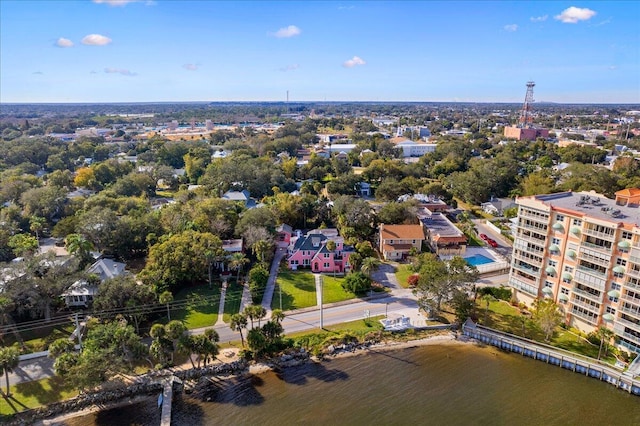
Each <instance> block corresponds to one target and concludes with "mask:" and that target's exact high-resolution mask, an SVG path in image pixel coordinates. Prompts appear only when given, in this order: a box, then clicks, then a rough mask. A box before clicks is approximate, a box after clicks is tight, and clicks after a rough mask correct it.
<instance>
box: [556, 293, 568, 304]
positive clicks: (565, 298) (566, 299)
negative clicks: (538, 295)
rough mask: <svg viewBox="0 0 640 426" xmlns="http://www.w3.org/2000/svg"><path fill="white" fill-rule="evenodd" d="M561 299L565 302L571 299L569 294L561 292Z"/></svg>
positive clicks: (559, 297)
mask: <svg viewBox="0 0 640 426" xmlns="http://www.w3.org/2000/svg"><path fill="white" fill-rule="evenodd" d="M558 299H559V300H562V301H563V302H568V301H569V296H567V295H566V294H564V293H560V296H558Z"/></svg>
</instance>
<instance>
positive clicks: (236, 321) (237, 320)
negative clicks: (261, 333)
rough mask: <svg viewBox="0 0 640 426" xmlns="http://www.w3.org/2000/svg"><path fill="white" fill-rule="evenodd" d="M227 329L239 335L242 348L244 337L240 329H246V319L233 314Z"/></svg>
mask: <svg viewBox="0 0 640 426" xmlns="http://www.w3.org/2000/svg"><path fill="white" fill-rule="evenodd" d="M229 328H231V330H233V331H237V332H238V333H240V341H241V342H242V347H243V348H244V336H243V335H242V329H243V328H247V317H246V316H245V315H243V314H233V315H231V319H230V320H229Z"/></svg>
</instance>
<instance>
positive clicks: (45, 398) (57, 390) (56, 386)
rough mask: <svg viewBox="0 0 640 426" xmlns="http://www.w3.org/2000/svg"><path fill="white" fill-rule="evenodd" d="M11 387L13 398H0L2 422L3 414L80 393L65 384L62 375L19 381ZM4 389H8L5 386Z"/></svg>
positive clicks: (0, 419)
mask: <svg viewBox="0 0 640 426" xmlns="http://www.w3.org/2000/svg"><path fill="white" fill-rule="evenodd" d="M2 384H3V385H4V380H2ZM10 389H11V394H12V397H11V398H9V399H8V400H7V399H6V398H0V423H3V421H2V415H9V414H13V413H15V412H20V411H24V410H27V409H29V408H36V407H40V406H42V405H46V404H51V403H53V402H57V401H62V400H64V399H68V398H73V397H74V396H76V395H77V394H78V391H77V390H75V389H73V388H72V387H71V386H68V385H65V384H64V380H63V379H62V378H60V377H51V378H47V379H42V380H38V381H35V382H27V383H19V384H17V385H13V386H11V388H10ZM3 391H6V388H5V387H4V386H3Z"/></svg>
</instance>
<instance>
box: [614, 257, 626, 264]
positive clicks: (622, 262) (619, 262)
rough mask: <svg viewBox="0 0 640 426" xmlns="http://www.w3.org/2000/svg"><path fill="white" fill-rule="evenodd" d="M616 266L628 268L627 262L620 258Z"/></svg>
mask: <svg viewBox="0 0 640 426" xmlns="http://www.w3.org/2000/svg"><path fill="white" fill-rule="evenodd" d="M616 265H620V266H627V261H626V260H624V259H620V258H618V260H616Z"/></svg>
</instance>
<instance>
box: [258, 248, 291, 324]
mask: <svg viewBox="0 0 640 426" xmlns="http://www.w3.org/2000/svg"><path fill="white" fill-rule="evenodd" d="M286 254H287V249H286V248H282V247H280V248H278V249H277V250H276V254H275V256H274V257H273V262H271V270H270V271H269V280H268V281H267V287H266V288H265V290H264V295H263V296H262V307H263V308H265V309H266V310H267V317H269V316H271V301H272V300H273V292H274V290H275V288H276V278H278V269H279V268H280V262H281V261H282V259H284V257H285V256H286Z"/></svg>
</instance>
